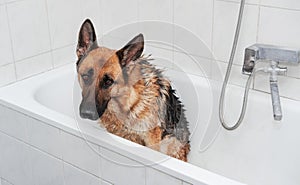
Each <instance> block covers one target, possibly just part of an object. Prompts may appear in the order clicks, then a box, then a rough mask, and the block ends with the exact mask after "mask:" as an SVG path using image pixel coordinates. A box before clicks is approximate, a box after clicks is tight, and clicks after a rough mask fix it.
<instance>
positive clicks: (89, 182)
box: [64, 163, 101, 185]
mask: <svg viewBox="0 0 300 185" xmlns="http://www.w3.org/2000/svg"><path fill="white" fill-rule="evenodd" d="M64 178H65V185H83V184H84V185H100V184H101V179H99V178H97V177H95V176H93V175H91V174H89V173H86V172H84V171H82V170H80V169H78V168H76V167H74V166H72V165H70V164H68V163H64Z"/></svg>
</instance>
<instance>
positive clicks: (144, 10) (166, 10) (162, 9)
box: [138, 0, 173, 23]
mask: <svg viewBox="0 0 300 185" xmlns="http://www.w3.org/2000/svg"><path fill="white" fill-rule="evenodd" d="M138 3H139V7H138V11H139V21H145V20H157V21H165V22H169V23H172V21H173V0H165V1H160V0H150V1H143V0H139V2H138Z"/></svg>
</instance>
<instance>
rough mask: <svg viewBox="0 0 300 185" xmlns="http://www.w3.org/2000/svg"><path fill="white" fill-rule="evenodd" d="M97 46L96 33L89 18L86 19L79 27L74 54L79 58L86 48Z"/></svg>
mask: <svg viewBox="0 0 300 185" xmlns="http://www.w3.org/2000/svg"><path fill="white" fill-rule="evenodd" d="M92 47H97V40H96V33H95V29H94V26H93V23H92V21H91V20H89V19H86V20H85V21H84V22H83V23H82V25H81V28H80V31H79V36H78V44H77V50H76V54H77V57H78V59H80V58H81V57H82V56H83V55H84V54H86V52H87V51H88V50H91V49H93V48H92Z"/></svg>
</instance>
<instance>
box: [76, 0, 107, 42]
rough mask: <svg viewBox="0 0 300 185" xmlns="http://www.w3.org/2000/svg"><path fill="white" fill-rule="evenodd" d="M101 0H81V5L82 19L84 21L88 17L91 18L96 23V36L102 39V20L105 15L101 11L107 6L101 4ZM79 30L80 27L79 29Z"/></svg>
mask: <svg viewBox="0 0 300 185" xmlns="http://www.w3.org/2000/svg"><path fill="white" fill-rule="evenodd" d="M101 2H102V1H101V0H89V1H84V0H80V7H81V11H82V12H81V20H79V23H81V22H80V21H83V20H85V19H87V18H89V19H90V20H91V21H92V22H93V25H94V28H95V30H96V37H97V38H98V39H100V38H101V37H102V34H103V28H102V21H103V17H102V14H101V12H102V11H103V9H104V8H105V7H102V6H101ZM77 30H78V31H79V27H78V29H77ZM76 42H77V40H76Z"/></svg>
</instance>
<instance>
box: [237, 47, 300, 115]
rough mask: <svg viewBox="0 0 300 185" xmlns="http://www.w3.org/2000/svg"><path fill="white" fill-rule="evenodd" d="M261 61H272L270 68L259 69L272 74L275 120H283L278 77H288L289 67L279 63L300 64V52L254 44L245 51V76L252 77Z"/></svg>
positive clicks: (271, 84)
mask: <svg viewBox="0 0 300 185" xmlns="http://www.w3.org/2000/svg"><path fill="white" fill-rule="evenodd" d="M259 60H264V61H270V66H267V67H265V68H262V69H259V70H257V71H263V72H266V73H269V74H270V90H271V97H272V106H273V116H274V119H275V120H277V121H280V120H281V119H282V111H281V104H280V96H279V89H278V79H277V76H278V75H286V73H287V67H279V66H278V64H279V62H280V63H281V62H283V63H284V62H286V63H292V64H298V63H299V62H300V50H299V49H291V48H286V47H278V46H272V45H264V44H254V45H252V46H250V47H248V48H246V49H245V58H244V65H243V70H242V71H243V74H246V75H252V73H253V70H254V68H255V64H256V63H257V61H259Z"/></svg>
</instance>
